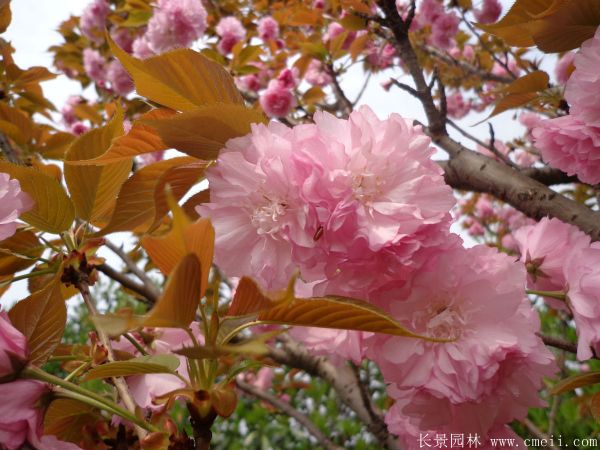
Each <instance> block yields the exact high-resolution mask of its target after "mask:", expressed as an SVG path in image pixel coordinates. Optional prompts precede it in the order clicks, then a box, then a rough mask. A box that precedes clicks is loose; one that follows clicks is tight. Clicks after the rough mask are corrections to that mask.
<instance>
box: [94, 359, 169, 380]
mask: <svg viewBox="0 0 600 450" xmlns="http://www.w3.org/2000/svg"><path fill="white" fill-rule="evenodd" d="M177 367H179V359H177V357H176V356H174V355H155V356H141V357H139V358H135V359H129V360H127V361H115V362H110V363H106V364H102V365H100V366H97V367H94V368H93V369H91V370H90V371H89V372H88V373H87V374H86V376H85V379H86V381H88V380H96V379H98V378H111V377H128V376H131V375H140V374H148V373H171V374H172V373H175V370H177Z"/></svg>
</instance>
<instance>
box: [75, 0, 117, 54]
mask: <svg viewBox="0 0 600 450" xmlns="http://www.w3.org/2000/svg"><path fill="white" fill-rule="evenodd" d="M109 13H110V5H109V4H108V3H107V2H106V0H93V1H92V2H91V3H90V4H89V5H87V6H86V7H85V9H84V10H83V13H82V14H81V18H80V19H79V28H80V29H81V33H82V34H83V35H84V36H85V37H87V38H88V39H89V40H90V41H92V42H95V43H97V44H100V43H102V42H103V41H104V28H106V19H107V17H108V14H109Z"/></svg>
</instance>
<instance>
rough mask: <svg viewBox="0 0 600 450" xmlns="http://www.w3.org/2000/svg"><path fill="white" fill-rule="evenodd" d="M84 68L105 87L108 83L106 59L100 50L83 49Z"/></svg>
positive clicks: (95, 80)
mask: <svg viewBox="0 0 600 450" xmlns="http://www.w3.org/2000/svg"><path fill="white" fill-rule="evenodd" d="M83 69H84V70H85V73H86V75H87V76H88V77H89V78H90V79H91V80H92V81H93V82H94V83H96V84H98V85H99V86H101V87H104V85H105V83H106V59H104V57H103V56H102V55H101V54H100V52H99V51H98V50H94V49H92V48H86V49H84V50H83Z"/></svg>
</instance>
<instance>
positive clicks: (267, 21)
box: [257, 16, 279, 41]
mask: <svg viewBox="0 0 600 450" xmlns="http://www.w3.org/2000/svg"><path fill="white" fill-rule="evenodd" d="M257 31H258V37H260V38H261V39H262V40H263V41H268V40H273V39H277V38H278V37H279V24H278V23H277V21H276V20H275V19H273V18H272V17H271V16H267V17H263V18H262V19H260V20H259V21H258V27H257Z"/></svg>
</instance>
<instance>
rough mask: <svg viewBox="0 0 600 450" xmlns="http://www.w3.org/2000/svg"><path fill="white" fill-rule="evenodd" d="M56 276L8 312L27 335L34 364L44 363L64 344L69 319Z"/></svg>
mask: <svg viewBox="0 0 600 450" xmlns="http://www.w3.org/2000/svg"><path fill="white" fill-rule="evenodd" d="M60 286H61V283H60V280H59V279H58V277H55V278H54V279H53V280H52V282H51V283H49V284H48V285H47V286H46V287H45V288H44V289H42V290H41V291H37V292H34V293H33V294H31V295H30V296H29V297H27V298H26V299H24V300H21V301H20V302H18V303H17V304H16V305H15V306H13V307H12V309H11V310H10V311H9V312H8V316H9V317H10V321H11V322H12V324H13V325H14V327H15V328H16V329H17V330H19V331H20V332H21V333H23V335H25V337H26V338H27V346H28V348H29V356H30V360H31V363H32V364H35V365H42V364H43V363H44V362H46V360H47V359H48V358H49V357H50V356H51V355H52V353H53V352H54V349H55V348H56V347H57V346H58V344H59V343H60V339H61V338H62V335H63V333H64V331H65V324H66V322H67V308H66V306H65V301H64V300H63V297H62V294H61V290H60Z"/></svg>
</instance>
